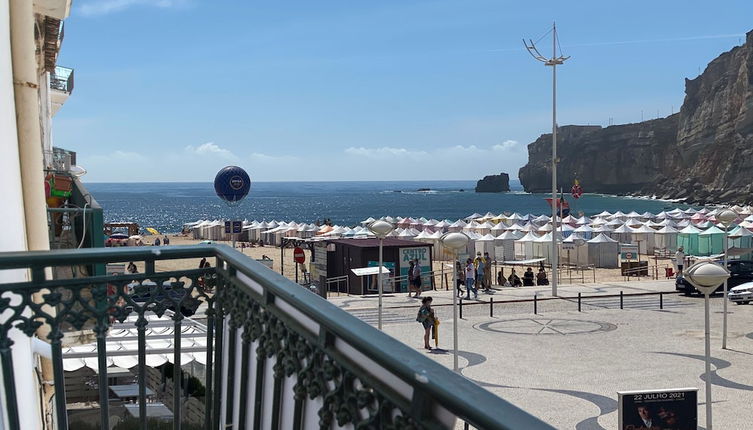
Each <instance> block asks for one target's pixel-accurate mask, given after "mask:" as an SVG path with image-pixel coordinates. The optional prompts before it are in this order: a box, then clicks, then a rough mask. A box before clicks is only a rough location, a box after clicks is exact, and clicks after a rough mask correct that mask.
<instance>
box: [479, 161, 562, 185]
mask: <svg viewBox="0 0 753 430" xmlns="http://www.w3.org/2000/svg"><path fill="white" fill-rule="evenodd" d="M550 159H551V158H550ZM506 191H510V175H508V174H507V173H500V174H499V175H488V176H484V179H480V180H479V181H478V182H477V183H476V192H477V193H502V192H506Z"/></svg>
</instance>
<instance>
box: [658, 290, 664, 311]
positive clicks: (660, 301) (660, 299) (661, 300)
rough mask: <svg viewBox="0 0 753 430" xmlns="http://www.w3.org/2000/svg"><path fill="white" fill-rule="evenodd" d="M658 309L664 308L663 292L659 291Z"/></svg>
mask: <svg viewBox="0 0 753 430" xmlns="http://www.w3.org/2000/svg"><path fill="white" fill-rule="evenodd" d="M659 309H664V293H659Z"/></svg>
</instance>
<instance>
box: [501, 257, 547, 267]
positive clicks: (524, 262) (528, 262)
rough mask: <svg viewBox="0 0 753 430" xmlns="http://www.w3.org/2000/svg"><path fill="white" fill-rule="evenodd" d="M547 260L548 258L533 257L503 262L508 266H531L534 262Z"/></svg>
mask: <svg viewBox="0 0 753 430" xmlns="http://www.w3.org/2000/svg"><path fill="white" fill-rule="evenodd" d="M544 260H546V258H532V259H530V260H509V261H503V262H502V264H504V265H506V266H530V265H532V264H534V263H539V262H541V261H544Z"/></svg>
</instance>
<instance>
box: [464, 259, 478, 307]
mask: <svg viewBox="0 0 753 430" xmlns="http://www.w3.org/2000/svg"><path fill="white" fill-rule="evenodd" d="M475 280H476V266H474V265H473V260H471V259H470V258H469V259H468V261H466V264H465V293H466V294H465V298H466V299H467V300H470V299H471V290H473V298H474V299H478V290H477V289H476V287H475V286H474V285H473V284H474V282H475Z"/></svg>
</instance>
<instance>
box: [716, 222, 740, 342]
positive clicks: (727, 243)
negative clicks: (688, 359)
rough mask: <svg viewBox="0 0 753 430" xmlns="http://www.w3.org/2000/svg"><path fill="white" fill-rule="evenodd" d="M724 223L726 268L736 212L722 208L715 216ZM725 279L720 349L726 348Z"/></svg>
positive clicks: (725, 284) (725, 282)
mask: <svg viewBox="0 0 753 430" xmlns="http://www.w3.org/2000/svg"><path fill="white" fill-rule="evenodd" d="M716 219H717V220H719V222H721V223H722V225H724V268H725V269H726V268H727V259H728V251H727V249H728V248H729V226H730V225H731V224H732V223H733V222H735V220H737V214H736V213H735V212H733V211H731V210H730V209H724V210H723V211H721V212H720V213H719V215H717V216H716ZM727 301H728V300H727V279H726V278H725V279H724V319H723V324H722V349H727Z"/></svg>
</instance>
